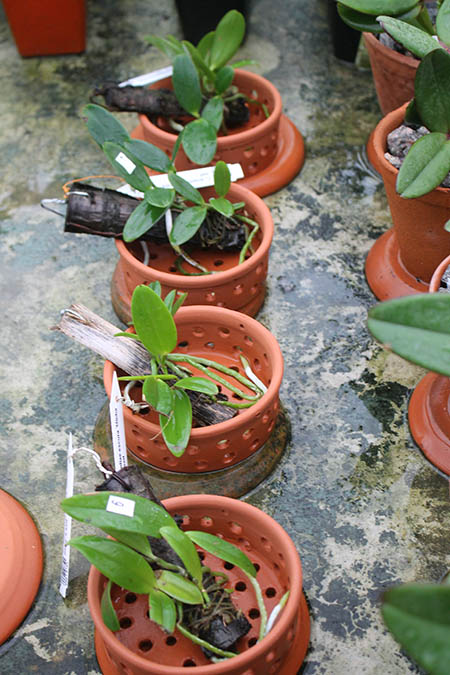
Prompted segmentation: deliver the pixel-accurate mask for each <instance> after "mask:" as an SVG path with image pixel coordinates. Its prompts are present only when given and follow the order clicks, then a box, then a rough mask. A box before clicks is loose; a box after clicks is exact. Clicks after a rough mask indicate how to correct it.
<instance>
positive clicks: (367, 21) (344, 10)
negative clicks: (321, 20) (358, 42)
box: [337, 2, 383, 33]
mask: <svg viewBox="0 0 450 675" xmlns="http://www.w3.org/2000/svg"><path fill="white" fill-rule="evenodd" d="M337 8H338V13H339V16H340V17H341V19H342V21H343V22H344V23H346V24H347V26H350V28H353V29H354V30H359V31H361V32H365V33H382V32H383V29H382V27H381V26H380V24H379V23H378V21H377V20H376V17H375V16H372V15H370V14H363V13H362V12H357V11H356V10H355V9H351V8H350V7H346V6H345V5H343V4H342V3H340V2H338V5H337Z"/></svg>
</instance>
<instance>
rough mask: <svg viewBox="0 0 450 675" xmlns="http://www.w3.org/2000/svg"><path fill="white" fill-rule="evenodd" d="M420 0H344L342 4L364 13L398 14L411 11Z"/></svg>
mask: <svg viewBox="0 0 450 675" xmlns="http://www.w3.org/2000/svg"><path fill="white" fill-rule="evenodd" d="M417 2H418V0H343V1H342V3H341V4H343V5H345V6H346V7H350V8H351V9H356V10H357V11H358V12H362V13H363V14H374V15H377V14H387V15H388V16H396V15H397V14H403V13H404V12H407V11H409V10H410V9H412V8H413V7H414V6H415V5H417Z"/></svg>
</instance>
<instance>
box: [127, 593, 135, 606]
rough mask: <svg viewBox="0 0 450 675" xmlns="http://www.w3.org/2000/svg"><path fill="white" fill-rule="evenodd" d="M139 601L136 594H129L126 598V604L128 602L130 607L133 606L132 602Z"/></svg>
mask: <svg viewBox="0 0 450 675" xmlns="http://www.w3.org/2000/svg"><path fill="white" fill-rule="evenodd" d="M136 600H137V595H135V593H127V594H126V596H125V602H127V603H128V604H129V605H131V603H132V602H136Z"/></svg>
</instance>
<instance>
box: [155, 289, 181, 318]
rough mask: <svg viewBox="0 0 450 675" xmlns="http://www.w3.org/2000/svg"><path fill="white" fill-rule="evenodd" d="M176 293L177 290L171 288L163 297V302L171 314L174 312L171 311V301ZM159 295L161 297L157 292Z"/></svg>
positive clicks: (173, 300)
mask: <svg viewBox="0 0 450 675" xmlns="http://www.w3.org/2000/svg"><path fill="white" fill-rule="evenodd" d="M176 295H177V291H176V290H175V289H174V288H172V290H171V291H169V292H168V293H167V295H166V297H165V298H164V304H165V306H166V307H167V309H168V310H169V312H170V313H171V314H172V316H173V315H174V314H175V312H174V311H173V303H174V302H175V298H176ZM159 297H161V293H159Z"/></svg>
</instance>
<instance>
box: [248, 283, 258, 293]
mask: <svg viewBox="0 0 450 675" xmlns="http://www.w3.org/2000/svg"><path fill="white" fill-rule="evenodd" d="M258 291H259V286H258V284H253V286H250V295H256V294H257V292H258Z"/></svg>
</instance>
